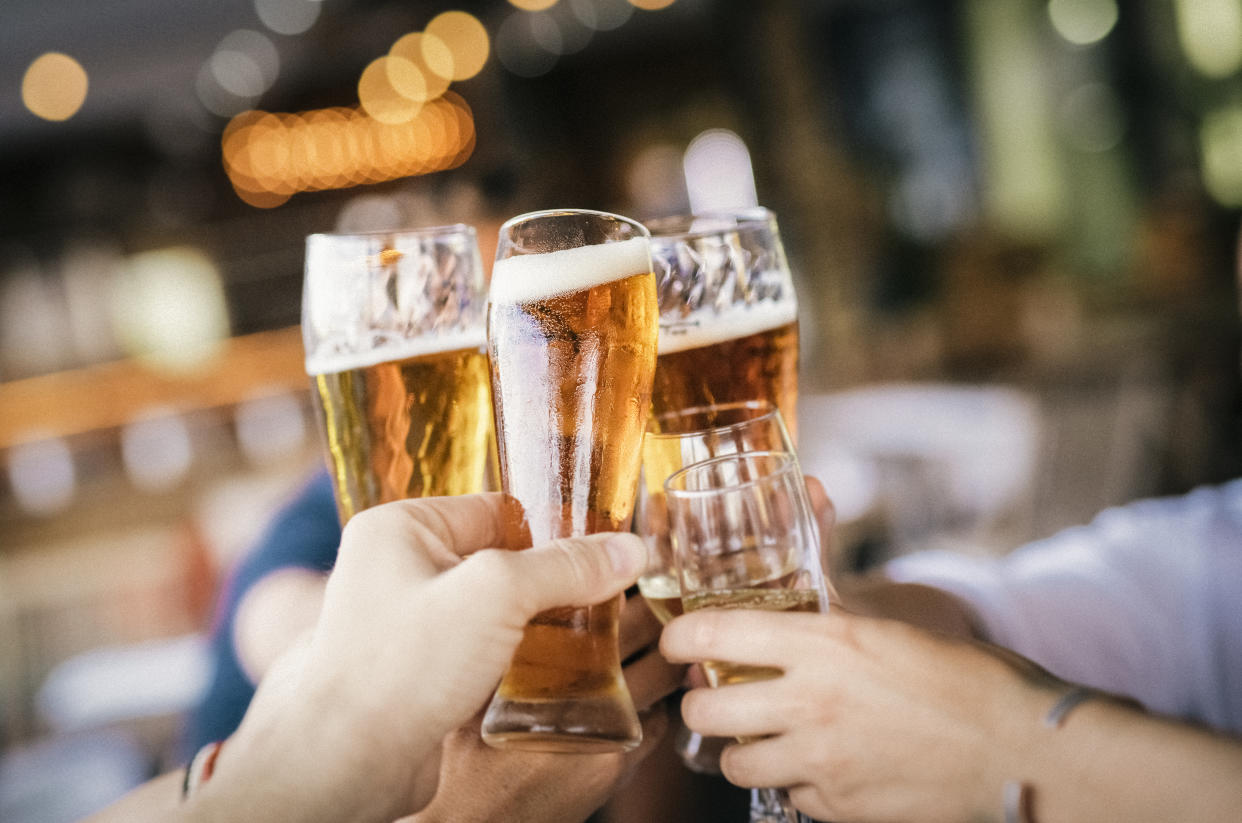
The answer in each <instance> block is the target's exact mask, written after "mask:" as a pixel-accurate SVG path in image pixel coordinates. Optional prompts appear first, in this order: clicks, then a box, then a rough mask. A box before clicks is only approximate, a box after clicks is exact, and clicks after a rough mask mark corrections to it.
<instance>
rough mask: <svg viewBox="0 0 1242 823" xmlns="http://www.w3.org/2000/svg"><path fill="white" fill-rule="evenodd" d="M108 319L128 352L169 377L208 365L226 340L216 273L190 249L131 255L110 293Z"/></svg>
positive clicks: (207, 260)
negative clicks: (165, 372) (172, 373)
mask: <svg viewBox="0 0 1242 823" xmlns="http://www.w3.org/2000/svg"><path fill="white" fill-rule="evenodd" d="M112 317H113V326H114V328H115V330H116V336H117V339H118V340H119V341H120V343H121V346H122V347H123V348H124V349H125V351H126V353H127V354H129V355H131V356H134V357H140V358H142V359H143V360H145V361H146V362H147V363H148V364H150V365H151V366H153V367H156V368H159V369H161V370H164V371H168V372H174V373H179V372H186V371H193V370H194V369H197V368H199V367H200V366H202V365H203V364H205V363H207V362H208V361H210V360H211V358H212V357H214V356H215V355H216V353H217V352H218V351H219V350H220V348H221V346H222V343H223V341H224V340H225V339H226V338H228V336H229V312H228V304H227V302H226V301H225V297H224V281H223V279H222V278H221V276H220V271H219V269H217V268H216V265H215V263H213V262H212V260H211V258H209V257H208V256H207V255H206V254H204V253H203V252H202V251H199V250H198V249H196V248H193V247H190V246H177V247H173V248H166V249H159V250H156V251H148V252H140V253H138V254H135V255H133V256H131V257H130V258H129V260H128V261H127V262H126V265H125V266H124V268H123V269H122V271H121V273H120V276H119V277H118V280H117V284H116V289H115V291H114V292H113V295H112Z"/></svg>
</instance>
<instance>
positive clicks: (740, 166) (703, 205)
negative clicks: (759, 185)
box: [682, 129, 759, 212]
mask: <svg viewBox="0 0 1242 823" xmlns="http://www.w3.org/2000/svg"><path fill="white" fill-rule="evenodd" d="M682 166H683V168H684V169H685V175H686V191H687V192H688V193H689V197H690V208H691V210H692V211H695V212H707V211H718V210H722V209H740V208H749V207H751V206H756V205H758V204H759V196H758V194H757V193H756V191H755V173H754V169H753V168H752V166H751V162H750V150H749V149H748V148H746V142H745V141H744V140H742V138H741V137H739V136H738V135H736V134H734V133H733V132H731V131H729V130H728V129H708V130H707V131H705V132H703V133H702V134H700V135H699V136H698V137H695V138H694V139H693V140H691V141H690V145H689V146H687V147H686V154H685V157H684V159H683V160H682Z"/></svg>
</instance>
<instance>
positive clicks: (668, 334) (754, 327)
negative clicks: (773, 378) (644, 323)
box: [659, 298, 798, 354]
mask: <svg viewBox="0 0 1242 823" xmlns="http://www.w3.org/2000/svg"><path fill="white" fill-rule="evenodd" d="M797 319H798V304H797V303H796V302H795V301H794V300H793V299H792V298H791V299H788V300H776V301H764V302H760V303H755V304H752V305H746V304H741V305H735V306H729V307H728V308H726V309H724V310H723V311H717V310H715V309H701V310H699V311H697V312H695V313H693V314H691V315H689V316H688V317H685V318H682V319H679V320H678V321H677V322H675V323H669V322H666V321H665V320H663V319H661V321H660V345H659V352H660V354H672V353H673V352H679V351H685V350H686V349H697V348H701V347H703V346H712V345H715V344H716V343H721V342H723V341H725V340H737V339H739V338H742V337H748V336H750V335H752V334H758V333H759V332H763V331H768V330H769V329H776V328H780V327H781V326H784V325H787V324H789V323H792V322H793V321H795V320H797Z"/></svg>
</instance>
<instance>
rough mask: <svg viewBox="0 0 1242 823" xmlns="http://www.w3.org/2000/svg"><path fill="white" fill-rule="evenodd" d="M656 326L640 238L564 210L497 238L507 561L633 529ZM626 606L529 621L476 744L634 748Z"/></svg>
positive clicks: (632, 229)
mask: <svg viewBox="0 0 1242 823" xmlns="http://www.w3.org/2000/svg"><path fill="white" fill-rule="evenodd" d="M657 323H658V313H657V308H656V297H655V278H654V276H653V275H652V272H651V256H650V250H649V242H648V233H647V230H646V229H645V228H643V226H641V225H640V224H638V223H636V222H634V221H632V220H629V219H627V218H624V217H618V216H616V215H611V214H605V213H603V212H591V211H576V210H567V211H546V212H536V213H533V214H527V215H522V216H519V217H515V218H514V219H512V220H510V221H509V222H507V223H505V225H504V226H502V227H501V229H500V241H499V245H498V247H497V254H496V265H495V267H494V269H493V273H492V284H491V293H490V298H489V308H488V346H489V352H490V355H491V362H492V383H493V390H494V394H495V403H496V426H497V436H498V446H499V453H500V468H501V485H502V488H503V490H504V492H505V493H506V494H507V495H508V498H509V502H510V512H511V514H510V517H509V522H508V524H507V525H508V529H509V534H508V535H507V543H508V547H509V548H514V549H521V548H526V547H529V546H531V545H541V544H543V543H546V542H548V541H550V540H554V539H556V538H561V537H573V536H580V535H585V534H593V533H595V532H600V531H619V530H625V529H627V528H628V527H629V523H630V516H631V514H632V510H633V504H634V494H635V489H636V487H637V483H638V471H639V461H640V450H641V446H642V436H643V431H644V428H645V426H646V422H647V414H648V404H649V402H650V397H651V384H652V379H653V373H654V370H655V357H656V342H657V335H658V326H657ZM620 604H621V598H616V599H614V600H612V601H610V602H607V603H601V604H598V605H596V606H591V607H588V608H574V609H555V610H552V611H549V612H545V613H543V614H541V615H539V616H538V617H536V618H535V619H534V620H532V621H531V622H530V623H529V624H528V625H527V627H526V630H525V635H524V637H523V640H522V642H521V644H520V645H519V647H518V650H517V652H516V653H515V655H514V658H513V661H512V663H511V664H510V666H509V670H508V671H507V672H506V673H505V676H504V678H503V679H502V680H501V683H500V685H499V687H498V688H497V691H496V695H495V697H494V698H493V700H492V702H491V705H490V706H489V707H488V710H487V713H486V715H485V717H484V719H483V738H484V740H486V741H487V742H488V743H490V744H492V745H494V746H502V747H503V746H512V747H514V748H530V749H538V750H543V751H568V752H592V751H595V752H598V751H619V750H625V749H630V748H633V747H634V746H637V745H638V743H639V742H640V740H641V729H640V726H639V723H638V716H637V713H636V712H635V711H634V706H633V704H632V702H631V700H630V696H629V692H628V690H627V688H626V685H625V680H624V678H623V677H622V675H621V661H620V656H619V653H618V646H617V631H618V625H617V617H618V613H619V608H620Z"/></svg>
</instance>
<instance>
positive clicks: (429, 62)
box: [388, 31, 453, 103]
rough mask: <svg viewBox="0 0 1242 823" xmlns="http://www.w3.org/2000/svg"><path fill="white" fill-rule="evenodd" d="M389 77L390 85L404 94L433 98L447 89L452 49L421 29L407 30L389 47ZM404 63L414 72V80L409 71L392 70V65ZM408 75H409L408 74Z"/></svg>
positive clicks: (420, 100)
mask: <svg viewBox="0 0 1242 823" xmlns="http://www.w3.org/2000/svg"><path fill="white" fill-rule="evenodd" d="M388 56H389V57H390V58H392V60H393V61H394V63H389V66H388V79H389V80H391V81H392V85H393V88H395V89H396V90H397V91H398V92H400V93H401V94H402V95H404V96H405V97H408V98H410V99H411V100H415V101H418V102H420V103H423V102H426V101H427V100H434V99H436V98H437V97H439V96H440V95H442V94H444V92H445V91H447V90H448V87H449V82H450V81H451V80H452V77H453V52H452V51H451V50H450V49H449V47H448V46H447V45H445V43H444V41H443V40H441V39H440V38H439V37H431V36H429V35H427V34H425V33H423V32H418V31H415V32H410V33H409V34H407V35H405V36H403V37H402V38H401V39H399V40H397V42H395V43H393V44H392V48H390V49H389V50H388ZM394 64H395V65H401V64H406V65H408V66H409V67H410V68H412V69H413V70H414V72H417V77H418V79H417V81H416V82H411V79H410V78H412V76H413V75H412V73H410V72H409V71H408V69H406V70H404V74H398V73H394V71H393V66H394ZM407 75H408V77H407Z"/></svg>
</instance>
